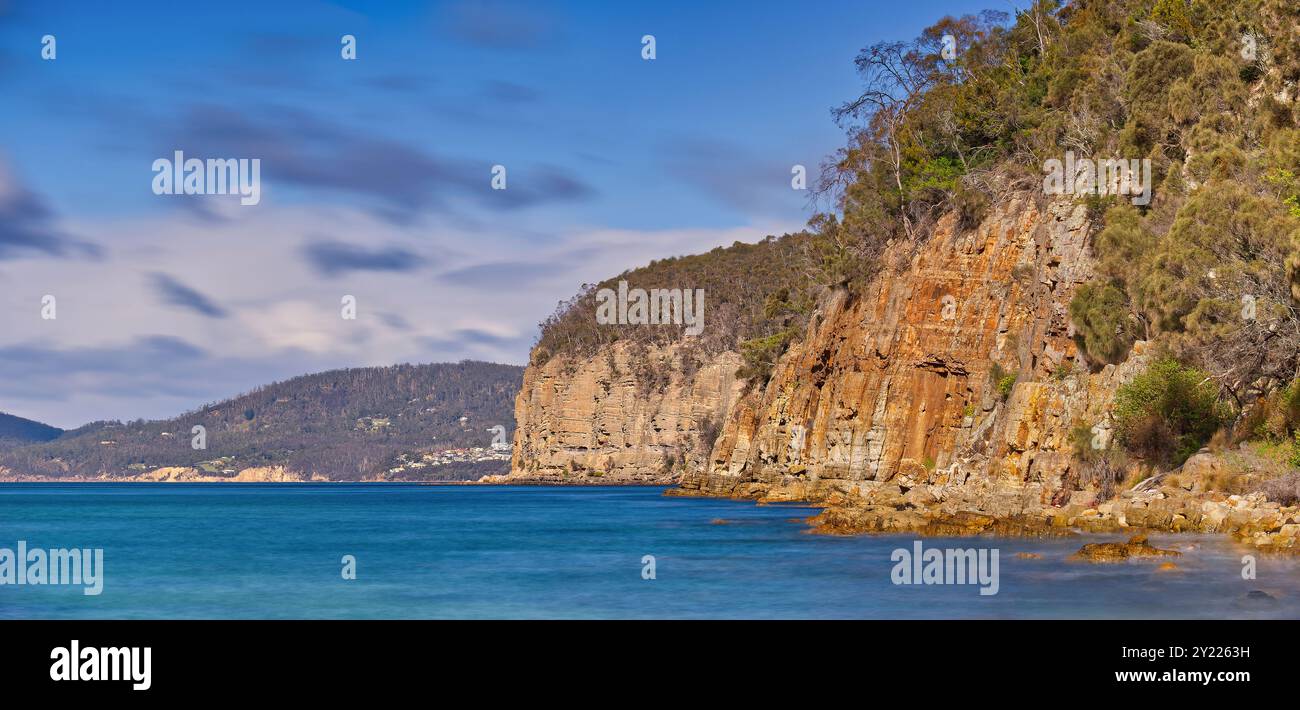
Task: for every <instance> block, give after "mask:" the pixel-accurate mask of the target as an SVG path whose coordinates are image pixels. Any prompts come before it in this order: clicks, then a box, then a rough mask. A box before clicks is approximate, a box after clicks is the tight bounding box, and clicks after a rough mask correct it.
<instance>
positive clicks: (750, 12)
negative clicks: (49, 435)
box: [0, 0, 1013, 426]
mask: <svg viewBox="0 0 1300 710" xmlns="http://www.w3.org/2000/svg"><path fill="white" fill-rule="evenodd" d="M1004 4H1005V5H1006V6H1005V7H998V6H996V5H995V4H994V3H992V2H990V1H989V0H985V1H983V2H965V1H954V2H927V1H919V2H912V3H903V4H899V3H876V2H862V1H857V2H818V3H795V2H761V1H760V2H636V3H633V2H555V3H549V2H511V1H508V0H488V1H481V2H472V1H469V0H456V1H452V2H436V3H426V2H384V3H377V2H366V3H361V2H356V3H349V2H337V3H329V2H292V3H290V2H285V3H280V2H274V3H272V2H261V3H240V2H211V3H197V2H196V3H185V4H182V5H177V4H176V3H171V2H168V3H163V2H132V3H114V4H106V3H101V2H72V3H68V2H50V1H42V2H40V3H22V2H8V3H6V2H5V0H0V96H3V97H4V98H3V99H2V100H0V107H2V110H0V368H3V371H4V372H5V373H6V377H5V378H3V380H0V411H7V412H10V413H14V414H19V415H22V416H28V417H32V418H37V419H41V420H43V421H48V422H50V423H53V424H55V425H60V426H75V425H78V424H81V423H84V422H86V421H89V420H94V419H101V418H113V419H119V418H120V419H133V418H137V417H145V418H155V417H164V416H171V415H173V414H176V413H178V412H180V411H183V410H186V409H190V408H193V407H196V406H198V405H200V404H202V403H204V402H209V401H215V400H217V399H221V398H224V397H227V396H230V395H233V394H236V393H238V392H241V391H246V390H248V389H250V388H252V387H255V386H257V385H259V384H263V383H265V382H268V381H271V380H275V379H282V378H285V377H289V376H293V375H296V374H301V373H304V372H309V371H315V370H319V369H325V368H330V367H341V366H362V365H379V364H390V363H394V362H406V361H410V362H429V361H443V360H458V359H461V358H465V357H473V358H480V359H488V360H494V361H499V362H512V363H518V364H523V363H524V362H525V361H526V359H527V353H528V349H529V346H530V345H531V344H532V343H533V342H534V340H535V337H536V324H537V323H538V322H539V321H540V320H541V319H543V318H544V317H545V316H546V315H548V314H549V313H550V311H551V310H553V309H554V307H555V304H556V302H558V301H559V300H561V299H564V298H567V297H569V296H570V295H572V293H573V292H574V291H575V290H576V289H577V287H578V286H579V285H580V284H582V283H583V282H587V281H598V280H601V279H603V278H606V277H608V276H611V275H613V274H616V273H618V272H620V271H622V270H623V269H626V268H631V267H634V266H637V265H639V264H642V263H644V262H645V261H648V260H649V259H653V258H660V257H665V256H671V255H677V254H685V253H696V252H701V251H707V250H708V249H711V248H713V247H714V246H717V245H720V244H730V243H731V242H733V241H735V240H737V239H739V240H742V241H754V240H757V239H760V238H762V237H763V236H765V235H766V234H769V233H778V234H779V233H782V232H785V231H791V230H797V229H799V228H801V227H802V226H803V224H804V223H805V221H806V220H807V218H808V217H809V216H810V214H811V211H810V208H809V205H808V201H807V193H800V192H796V191H794V190H791V189H790V184H789V180H790V168H791V166H792V165H795V164H803V165H806V166H807V167H808V169H809V172H810V174H811V173H815V171H816V169H817V166H818V165H819V164H820V163H821V162H822V161H823V160H825V159H826V157H827V156H828V155H830V154H831V153H833V152H834V151H835V150H836V149H837V148H838V147H839V146H840V145H841V144H842V142H843V134H842V132H841V131H840V130H839V129H838V128H837V127H836V126H835V125H834V124H833V122H832V121H831V119H830V114H829V110H830V108H831V107H832V106H834V105H836V104H838V103H840V102H842V101H844V100H846V99H848V98H850V97H852V96H853V95H854V92H855V90H856V89H857V88H858V81H857V77H856V76H855V74H854V70H853V65H852V59H853V57H854V55H855V54H856V53H857V51H858V50H859V49H860V48H862V47H864V46H866V45H869V44H871V43H873V42H876V41H880V40H886V39H908V38H911V37H913V36H915V35H916V34H917V33H918V32H919V31H920V30H921V29H922V28H923V27H925V26H926V25H928V24H931V23H933V22H934V21H936V20H938V19H939V18H941V17H943V16H944V15H950V14H951V15H960V14H965V13H969V12H977V11H979V10H981V9H985V8H991V9H999V10H1003V11H1010V10H1012V9H1013V8H1012V7H1011V5H1009V4H1006V3H1004ZM46 34H50V35H53V36H54V37H55V39H56V42H57V45H56V46H57V58H56V59H55V60H53V61H46V60H43V59H42V58H41V37H42V36H43V35H46ZM345 34H351V35H354V36H355V37H356V39H357V59H356V60H355V61H345V60H343V59H342V58H341V57H340V48H341V44H340V38H341V37H342V36H343V35H345ZM646 34H651V35H654V36H655V39H656V50H657V56H656V58H655V59H654V60H652V61H645V60H643V59H642V58H641V49H642V45H641V37H642V36H643V35H646ZM175 150H183V151H185V153H186V155H187V157H199V158H259V159H260V160H261V162H262V176H261V177H262V195H263V197H262V201H261V203H260V204H258V205H255V206H241V205H239V204H238V202H237V200H236V199H233V198H229V197H223V196H175V195H173V196H167V195H162V196H159V195H155V194H153V192H152V191H151V182H152V178H153V173H152V171H151V165H152V163H153V161H154V160H155V159H157V158H161V157H170V156H171V155H172V152H173V151H175ZM496 164H500V165H504V166H506V168H507V171H508V188H507V189H506V190H504V191H493V190H491V189H490V179H491V173H490V170H491V167H492V166H493V165H496ZM44 295H54V296H56V298H57V308H58V311H57V315H58V317H57V318H56V319H55V320H44V319H42V318H41V317H40V306H41V299H42V297H43V296H44ZM343 295H353V296H355V297H356V298H357V302H358V317H357V319H356V320H355V321H344V320H343V319H341V318H340V317H339V315H338V311H339V303H340V298H341V297H342V296H343Z"/></svg>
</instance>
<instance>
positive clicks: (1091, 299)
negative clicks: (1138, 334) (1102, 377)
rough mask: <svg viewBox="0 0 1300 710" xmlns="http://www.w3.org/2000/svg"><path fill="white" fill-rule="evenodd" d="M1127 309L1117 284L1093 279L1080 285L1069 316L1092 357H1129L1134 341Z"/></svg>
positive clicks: (1108, 359) (1117, 360)
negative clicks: (1115, 285) (1116, 286)
mask: <svg viewBox="0 0 1300 710" xmlns="http://www.w3.org/2000/svg"><path fill="white" fill-rule="evenodd" d="M1128 313H1129V307H1128V299H1127V298H1126V297H1125V296H1124V292H1123V291H1120V290H1119V289H1117V288H1115V287H1114V286H1112V285H1110V284H1108V283H1097V282H1095V281H1093V282H1089V283H1086V284H1084V285H1082V286H1080V287H1079V290H1078V291H1077V292H1076V293H1075V294H1074V299H1073V300H1071V301H1070V320H1072V321H1073V322H1074V327H1075V332H1076V333H1077V335H1076V337H1077V338H1078V339H1079V341H1080V344H1081V345H1082V346H1083V349H1084V351H1085V352H1087V353H1088V357H1089V358H1090V359H1092V360H1094V361H1096V362H1102V363H1110V364H1115V363H1120V362H1123V361H1124V359H1125V358H1126V357H1128V351H1129V348H1131V347H1133V341H1134V336H1133V333H1131V332H1130V330H1131V329H1130V328H1129V317H1128Z"/></svg>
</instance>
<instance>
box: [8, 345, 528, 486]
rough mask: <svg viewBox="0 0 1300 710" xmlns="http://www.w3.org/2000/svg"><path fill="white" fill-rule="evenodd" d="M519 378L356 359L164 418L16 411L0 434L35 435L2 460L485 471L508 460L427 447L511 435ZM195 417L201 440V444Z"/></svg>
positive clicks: (378, 474)
mask: <svg viewBox="0 0 1300 710" xmlns="http://www.w3.org/2000/svg"><path fill="white" fill-rule="evenodd" d="M522 376H523V368H521V367H516V366H512V365H498V364H493V363H487V362H474V361H464V362H461V363H457V364H434V365H394V366H390V367H373V368H351V369H346V370H333V371H330V372H322V373H319V374H314V375H305V376H302V377H296V378H293V379H291V380H286V381H284V382H277V383H275V384H271V385H266V386H264V387H260V388H258V389H256V390H254V391H252V392H250V393H248V394H244V395H240V396H238V397H235V398H233V399H229V400H226V401H223V402H217V403H215V404H210V405H207V406H205V407H202V408H200V409H198V410H196V411H193V412H190V413H188V414H184V415H181V416H179V417H176V418H174V419H168V420H164V421H152V422H146V421H144V420H140V421H135V422H128V423H122V422H95V423H93V424H88V425H85V426H83V427H80V428H78V429H75V430H71V431H68V432H62V431H61V430H59V429H54V428H52V427H45V426H44V425H41V424H37V423H36V422H27V421H26V420H22V419H18V418H16V417H11V418H9V419H11V420H15V421H16V422H19V423H25V424H26V425H27V426H25V427H20V426H18V425H17V424H10V423H9V420H7V419H0V438H2V437H3V433H4V432H7V431H8V430H9V429H10V428H15V429H17V430H20V431H24V432H27V433H28V434H27V435H28V436H29V439H28V442H27V443H28V445H25V446H20V447H18V448H9V449H8V450H3V449H0V469H8V470H9V475H17V476H23V475H25V476H37V477H58V478H65V477H69V478H98V477H100V476H108V477H113V478H116V477H136V476H142V475H145V474H147V473H148V472H150V471H154V470H156V469H160V468H181V469H192V471H187V472H186V475H201V476H204V477H207V478H234V477H236V476H237V475H238V474H239V472H240V471H243V470H245V469H259V470H260V469H266V468H277V467H278V468H283V469H284V470H285V471H288V472H291V473H292V474H296V475H299V476H301V477H303V478H313V477H314V478H325V479H329V480H344V481H348V480H361V479H375V478H389V479H400V480H445V479H448V478H457V479H469V478H478V477H479V476H482V475H485V474H488V473H501V472H504V471H505V470H506V469H508V468H509V462H508V461H502V460H490V461H475V460H473V459H474V458H475V455H471V454H468V453H466V454H463V455H456V456H452V457H448V456H441V455H440V456H434V455H432V454H433V453H434V452H443V451H447V450H451V449H469V448H474V447H477V448H482V449H490V446H491V444H492V441H493V438H494V435H493V433H492V432H491V431H489V430H490V429H492V428H493V427H496V426H501V427H503V428H504V430H505V434H506V437H507V439H506V441H509V436H510V435H511V434H512V433H513V431H514V398H515V393H516V392H518V391H519V387H520V383H521V380H522ZM197 426H202V427H204V429H205V431H204V432H203V435H204V437H205V438H206V442H204V443H206V448H200V449H196V448H194V445H193V444H194V440H195V436H196V434H195V427H197ZM32 427H42V429H33V428H32ZM42 432H43V433H42ZM60 434H62V436H61V437H60V438H57V439H56V438H55V437H59V435H60ZM32 441H35V442H43V443H30V442H32ZM499 457H500V455H499V456H498V458H499ZM449 459H450V460H449ZM421 461H427V462H436V463H438V464H441V465H430V464H429V463H424V464H421V463H420V462H421ZM412 462H415V465H411V463H412ZM392 470H397V471H398V473H397V474H392V473H390V471H392ZM241 480H242V479H241Z"/></svg>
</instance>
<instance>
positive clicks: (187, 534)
mask: <svg viewBox="0 0 1300 710" xmlns="http://www.w3.org/2000/svg"><path fill="white" fill-rule="evenodd" d="M662 491H663V489H662V488H615V487H609V488H525V487H518V488H516V487H508V488H507V487H500V488H499V487H467V486H415V485H391V484H390V485H383V484H380V485H368V484H359V485H310V484H307V485H295V484H283V485H276V484H259V485H236V484H82V485H55V484H0V548H10V549H13V548H15V547H16V546H17V542H18V540H26V541H27V543H28V546H29V547H42V548H57V547H92V548H93V547H100V548H103V549H104V556H105V560H104V566H105V574H104V576H105V582H104V591H103V594H101V595H100V596H98V597H89V596H85V595H83V594H82V592H81V590H80V588H76V587H53V586H46V587H36V586H11V585H5V586H0V618H66V617H93V618H169V617H171V618H254V619H257V618H352V617H361V618H447V617H450V618H586V617H596V618H641V617H651V618H796V617H798V618H804V617H812V618H974V617H995V618H1018V617H1027V618H1037V617H1049V618H1057V617H1064V618H1083V617H1107V618H1116V617H1151V618H1169V617H1201V618H1223V617H1244V618H1252V617H1288V618H1296V617H1300V564H1298V563H1297V561H1296V560H1294V559H1288V558H1270V557H1262V556H1261V557H1259V559H1258V578H1257V579H1256V580H1255V581H1245V580H1243V579H1242V578H1241V561H1240V558H1241V555H1242V554H1243V553H1244V552H1247V550H1244V549H1242V548H1238V547H1236V546H1234V545H1232V544H1230V543H1229V542H1227V541H1226V540H1224V539H1222V538H1218V537H1192V536H1153V538H1152V542H1153V543H1155V544H1157V545H1159V546H1161V547H1171V546H1177V547H1179V548H1184V547H1189V546H1193V545H1194V546H1196V549H1194V550H1189V551H1187V552H1186V553H1185V554H1184V556H1183V557H1181V558H1179V559H1178V561H1177V562H1178V565H1179V567H1180V571H1178V572H1172V573H1171V572H1156V571H1155V567H1156V563H1152V562H1142V563H1126V564H1119V565H1106V566H1094V565H1086V564H1080V563H1072V562H1067V561H1065V559H1064V558H1065V557H1066V556H1067V555H1069V554H1071V553H1073V552H1074V551H1075V550H1077V549H1078V548H1079V546H1080V545H1082V544H1083V543H1084V542H1090V541H1094V540H1098V539H1118V538H1117V537H1113V536H1112V537H1099V538H1094V537H1080V538H1074V539H1070V540H1066V541H1061V540H1055V541H1042V540H1020V539H996V538H981V539H967V540H962V541H957V540H930V541H927V543H929V544H932V545H934V546H936V547H991V548H997V549H999V550H1000V563H1001V564H1000V573H1001V574H1000V591H999V593H998V594H997V595H994V596H980V595H979V593H978V588H977V587H975V586H955V585H952V586H895V585H894V584H892V583H891V581H890V570H891V569H892V568H893V564H894V563H893V562H891V561H890V553H891V552H892V551H893V550H894V549H895V548H900V547H902V548H908V549H910V548H911V545H912V537H910V536H890V537H857V538H831V537H822V536H815V535H809V534H807V533H806V532H805V530H806V527H805V526H804V525H802V524H801V523H799V522H796V521H792V519H794V518H800V517H804V516H807V515H809V514H810V513H811V512H813V511H810V510H809V509H807V508H802V507H792V506H762V507H761V506H755V505H753V504H751V503H746V502H738V501H723V500H704V499H685V498H665V497H663V496H662ZM718 519H721V520H725V521H726V523H727V524H716V523H715V522H714V521H715V520H718ZM1022 551H1023V552H1037V553H1041V554H1042V555H1043V559H1041V560H1022V559H1016V558H1015V557H1014V554H1015V553H1017V552H1022ZM349 554H350V555H354V556H355V557H356V558H357V579H356V580H355V581H346V580H344V579H342V577H341V574H340V570H341V567H342V566H341V564H340V558H342V557H343V556H344V555H349ZM645 555H654V557H655V563H656V576H657V578H656V579H654V580H643V579H642V577H641V572H642V563H641V559H642V557H643V556H645ZM1252 590H1262V591H1266V592H1268V593H1270V594H1271V595H1272V596H1273V597H1275V600H1274V601H1267V600H1256V599H1252V598H1247V597H1246V594H1247V593H1248V592H1250V591H1252Z"/></svg>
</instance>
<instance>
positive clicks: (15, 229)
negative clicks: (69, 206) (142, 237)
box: [0, 161, 100, 259]
mask: <svg viewBox="0 0 1300 710" xmlns="http://www.w3.org/2000/svg"><path fill="white" fill-rule="evenodd" d="M54 222H55V219H54V212H53V211H52V210H51V209H50V208H49V207H47V206H46V204H45V202H44V201H43V200H42V199H41V198H40V197H38V196H37V195H36V194H35V193H33V192H31V191H30V190H28V189H27V188H25V187H23V186H22V185H20V184H19V183H18V178H17V177H16V176H15V175H14V174H13V172H12V171H10V170H9V168H8V167H7V166H6V165H5V163H4V162H3V161H0V259H6V258H14V257H17V256H24V255H26V256H30V255H32V254H33V253H36V254H45V255H47V256H88V257H95V256H99V255H100V249H99V248H98V247H96V246H94V245H92V244H88V243H85V242H79V241H76V240H74V239H71V238H70V237H69V236H67V235H66V234H64V233H62V232H61V231H59V230H58V229H57V228H56V227H55V226H54Z"/></svg>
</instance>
